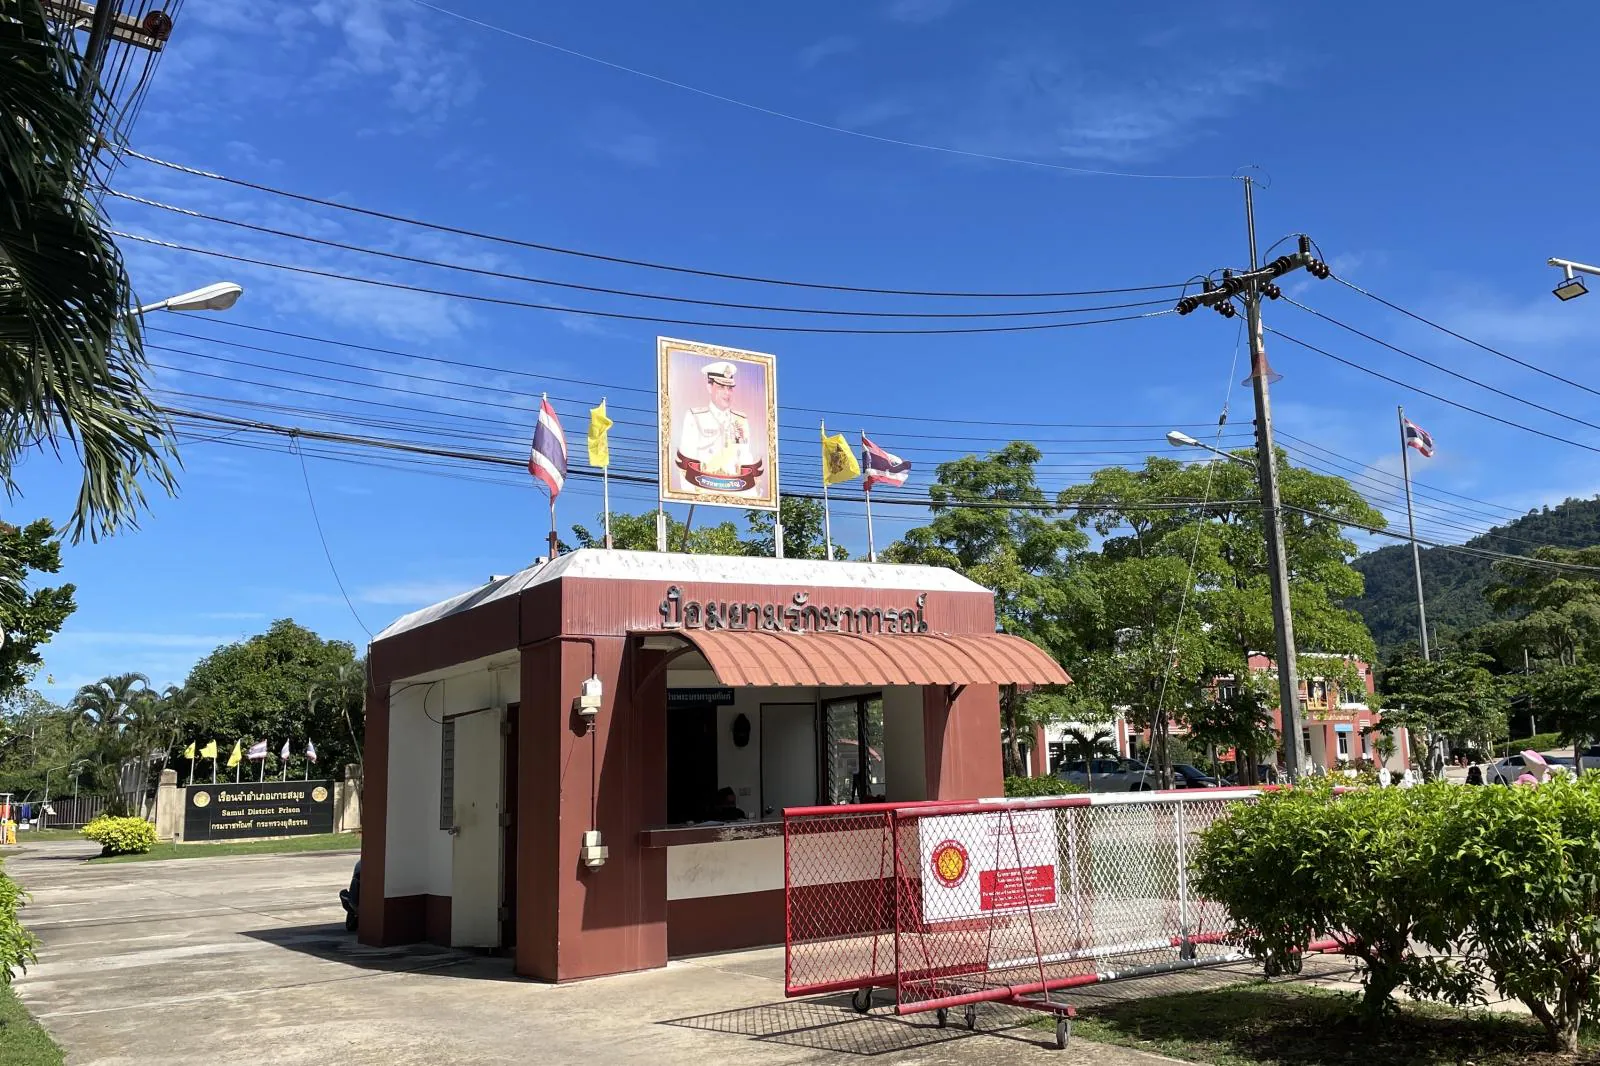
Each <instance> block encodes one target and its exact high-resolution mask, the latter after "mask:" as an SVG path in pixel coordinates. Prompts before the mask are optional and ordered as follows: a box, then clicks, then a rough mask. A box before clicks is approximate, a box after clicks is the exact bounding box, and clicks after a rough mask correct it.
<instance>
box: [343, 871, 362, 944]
mask: <svg viewBox="0 0 1600 1066" xmlns="http://www.w3.org/2000/svg"><path fill="white" fill-rule="evenodd" d="M339 902H340V903H341V904H343V905H344V927H345V930H346V931H347V932H351V933H353V932H355V931H356V926H357V925H359V924H360V914H361V860H360V859H357V860H356V871H355V873H353V874H351V875H350V887H349V888H341V889H340V890H339Z"/></svg>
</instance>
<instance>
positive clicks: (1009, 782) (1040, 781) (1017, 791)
mask: <svg viewBox="0 0 1600 1066" xmlns="http://www.w3.org/2000/svg"><path fill="white" fill-rule="evenodd" d="M1082 791H1084V789H1083V788H1082V787H1081V786H1079V785H1074V784H1072V783H1071V782H1069V781H1063V780H1061V778H1059V777H1056V776H1055V775H1054V774H1051V775H1050V776H1048V777H1008V778H1006V795H1008V796H1070V795H1072V794H1073V793H1075V792H1082Z"/></svg>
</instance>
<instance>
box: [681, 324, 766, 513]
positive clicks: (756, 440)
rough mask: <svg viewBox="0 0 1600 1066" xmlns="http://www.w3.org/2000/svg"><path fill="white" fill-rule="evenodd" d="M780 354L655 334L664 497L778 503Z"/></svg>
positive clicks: (759, 505)
mask: <svg viewBox="0 0 1600 1066" xmlns="http://www.w3.org/2000/svg"><path fill="white" fill-rule="evenodd" d="M776 363H777V360H776V359H775V358H774V357H773V356H771V355H768V354H766V353H764V352H747V351H745V350H744V349H742V348H727V347H724V346H722V345H720V344H702V343H700V342H698V341H682V340H674V339H672V338H670V337H657V338H656V382H657V385H656V388H657V393H658V399H659V402H660V410H661V413H660V425H659V427H658V428H659V440H658V445H659V448H658V450H659V454H660V479H661V499H662V500H663V501H668V502H676V503H691V504H710V505H712V506H717V507H741V508H745V509H747V510H758V511H776V510H777V509H778V381H777V372H776Z"/></svg>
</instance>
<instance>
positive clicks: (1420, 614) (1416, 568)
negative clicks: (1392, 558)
mask: <svg viewBox="0 0 1600 1066" xmlns="http://www.w3.org/2000/svg"><path fill="white" fill-rule="evenodd" d="M1396 411H1398V412H1399V415H1400V471H1401V473H1402V474H1404V475H1405V481H1406V526H1407V527H1408V528H1409V529H1410V531H1411V568H1412V570H1413V572H1414V573H1415V574H1416V578H1417V632H1418V633H1419V634H1421V637H1422V657H1423V658H1424V659H1429V658H1432V656H1431V655H1429V653H1428V608H1427V606H1426V605H1425V604H1424V603H1423V601H1422V552H1421V551H1420V550H1419V549H1418V548H1417V519H1416V516H1415V515H1414V514H1413V513H1412V510H1411V457H1410V456H1409V455H1408V454H1407V453H1408V452H1409V451H1410V449H1409V448H1408V447H1407V446H1406V409H1405V408H1404V407H1399V408H1396Z"/></svg>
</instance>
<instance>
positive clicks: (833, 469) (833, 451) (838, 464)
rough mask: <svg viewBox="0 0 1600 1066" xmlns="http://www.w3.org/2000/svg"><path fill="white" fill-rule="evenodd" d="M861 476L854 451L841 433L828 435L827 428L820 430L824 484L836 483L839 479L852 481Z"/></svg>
mask: <svg viewBox="0 0 1600 1066" xmlns="http://www.w3.org/2000/svg"><path fill="white" fill-rule="evenodd" d="M860 476H861V464H860V463H859V462H857V461H856V453H855V452H854V451H852V450H851V449H850V444H849V442H848V441H846V440H845V439H844V434H843V433H835V434H834V435H833V436H831V437H830V436H828V432H827V430H823V431H822V481H823V483H824V484H826V485H837V484H839V483H840V482H841V481H854V480H855V479H856V478H858V477H860Z"/></svg>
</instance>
